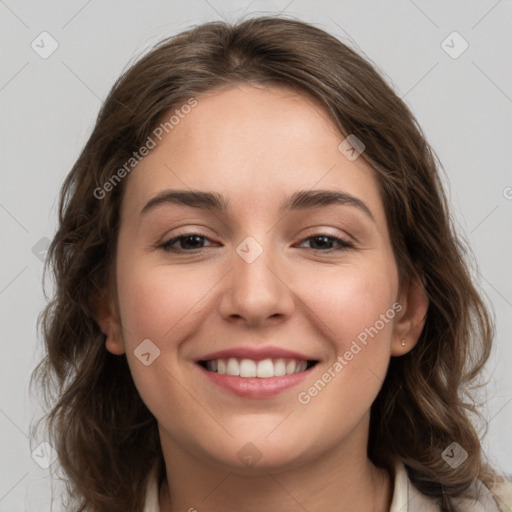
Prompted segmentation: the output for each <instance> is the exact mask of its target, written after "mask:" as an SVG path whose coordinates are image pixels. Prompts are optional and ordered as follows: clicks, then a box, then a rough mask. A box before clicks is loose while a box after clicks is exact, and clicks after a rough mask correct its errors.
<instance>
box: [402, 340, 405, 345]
mask: <svg viewBox="0 0 512 512" xmlns="http://www.w3.org/2000/svg"><path fill="white" fill-rule="evenodd" d="M402 347H405V338H402Z"/></svg>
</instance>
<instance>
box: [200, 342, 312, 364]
mask: <svg viewBox="0 0 512 512" xmlns="http://www.w3.org/2000/svg"><path fill="white" fill-rule="evenodd" d="M230 357H232V358H236V359H252V360H253V361H262V360H263V359H280V358H282V359H298V360H301V361H317V359H316V358H314V357H309V356H307V355H304V354H301V353H299V352H294V351H293V350H287V349H284V348H280V347H249V346H247V347H236V348H226V349H224V350H218V351H216V352H210V353H209V354H206V355H204V356H202V357H200V358H199V359H198V360H197V361H196V362H199V361H211V360H213V359H229V358H230Z"/></svg>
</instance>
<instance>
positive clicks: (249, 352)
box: [196, 346, 318, 380]
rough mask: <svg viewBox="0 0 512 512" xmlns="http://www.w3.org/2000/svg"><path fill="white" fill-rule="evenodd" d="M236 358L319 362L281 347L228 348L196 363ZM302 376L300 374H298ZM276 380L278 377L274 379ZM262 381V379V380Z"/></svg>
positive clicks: (208, 355)
mask: <svg viewBox="0 0 512 512" xmlns="http://www.w3.org/2000/svg"><path fill="white" fill-rule="evenodd" d="M230 357H234V358H236V359H252V360H253V361H262V360H263V359H279V358H283V359H299V360H301V361H318V359H317V358H315V357H310V356H307V355H304V354H300V353H299V352H294V351H292V350H287V349H284V348H280V347H272V346H269V347H237V348H227V349H224V350H218V351H216V352H211V353H209V354H207V355H205V356H203V357H201V358H199V359H197V360H196V363H199V362H200V361H211V360H212V359H229V358H230ZM296 375H300V374H296ZM274 378H276V377H274ZM260 380H261V379H260Z"/></svg>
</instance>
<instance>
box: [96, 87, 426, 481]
mask: <svg viewBox="0 0 512 512" xmlns="http://www.w3.org/2000/svg"><path fill="white" fill-rule="evenodd" d="M196 99H197V105H196V106H194V107H193V108H190V109H183V110H182V111H181V112H184V111H185V110H186V111H187V112H188V111H189V113H188V114H186V115H183V114H182V116H180V119H179V122H178V123H175V124H174V125H173V127H172V130H169V133H168V134H165V131H164V137H163V138H162V141H161V142H160V143H159V144H158V145H157V147H155V148H154V149H152V150H151V151H150V153H149V154H148V156H146V157H145V158H144V159H143V160H142V161H141V163H140V164H139V165H138V166H137V167H136V168H135V169H134V170H133V172H132V173H131V175H130V176H129V178H127V180H128V181H127V183H126V190H125V195H124V198H123V204H122V208H121V226H120V232H119V239H118V252H117V262H116V263H117V300H118V308H119V309H118V314H119V319H120V324H119V325H118V326H117V327H116V325H117V324H116V320H114V319H115V318H116V317H115V315H112V318H111V319H110V320H108V321H107V320H103V324H102V327H103V328H104V331H105V332H106V333H107V334H108V339H107V348H108V350H110V351H111V352H113V353H116V354H121V353H123V352H126V357H127V359H128V363H129V366H130V370H131V372H132V375H133V379H134V381H135V384H136V386H137V389H138V391H139V393H140V395H141V397H142V399H143V400H144V402H145V403H146V404H147V406H148V408H149V409H150V410H151V412H152V413H153V414H154V416H155V417H156V418H157V420H158V423H159V429H160V434H161V440H162V444H163V446H164V448H165V449H166V450H168V451H169V452H171V453H172V452H176V453H177V452H178V451H180V450H184V451H186V452H187V453H188V454H190V455H192V456H193V457H194V460H197V461H203V462H209V463H216V464H221V465H222V466H224V467H229V468H231V470H238V471H242V470H243V468H245V467H246V466H252V465H256V466H258V467H264V468H270V467H272V468H278V467H281V468H285V467H293V466H296V465H300V464H303V463H305V462H307V461H311V460H312V459H314V458H316V457H318V456H320V455H321V454H325V453H327V452H328V451H331V450H336V449H337V448H339V447H341V446H349V441H351V442H353V441H354V440H355V439H359V440H360V441H361V442H363V441H364V440H365V436H366V434H367V428H368V413H369V409H370V406H371V404H372V402H373V401H374V399H375V397H376V396H377V393H378V391H379V389H380V387H381V385H382V382H383V380H384V377H385V374H386V370H387V367H388V363H389V359H390V356H392V355H397V356H398V355H401V354H403V353H405V352H407V351H408V350H410V349H411V347H412V345H413V344H414V342H415V341H416V338H417V336H418V335H419V332H420V330H421V325H419V322H416V320H415V319H416V318H421V317H422V316H423V313H424V312H425V310H426V304H425V301H423V302H422V301H421V300H420V301H419V300H418V298H417V297H416V298H414V297H412V295H411V292H410V290H409V289H399V283H398V274H397V267H396V262H395V259H394V256H393V252H392V248H391V243H390V237H389V233H388V228H387V225H386V218H385V212H384V208H383V203H382V200H381V198H380V195H379V191H378V187H377V182H376V179H375V176H374V174H373V171H372V170H371V169H370V168H369V167H368V165H367V164H366V163H365V162H364V161H363V159H362V158H355V159H354V157H355V156H357V153H355V152H353V151H351V150H350V149H347V147H346V146H343V145H342V150H340V149H339V146H340V143H341V142H342V141H343V139H345V136H343V135H341V134H340V133H339V131H338V130H337V128H336V126H335V124H334V123H333V122H332V121H331V119H330V118H329V116H328V114H327V113H326V112H325V111H324V110H323V108H322V107H321V106H319V105H318V104H317V103H315V102H314V101H312V100H311V99H308V98H307V97H306V96H303V95H297V94H296V93H295V92H292V91H291V90H288V89H284V88H276V87H272V88H263V87H262V86H258V87H255V86H252V85H249V84H239V85H236V86H233V87H231V88H229V89H225V90H222V91H217V92H212V93H209V94H205V95H202V96H199V97H197V98H196ZM177 108H178V109H179V106H178V107H177ZM343 148H345V149H343ZM356 149H358V148H356ZM359 149H360V148H359ZM177 191H180V192H182V193H183V195H182V196H181V200H180V196H177V195H172V194H175V193H176V192H177ZM192 191H194V192H197V195H193V196H190V194H191V193H192ZM320 191H322V195H321V196H320V195H319V194H320ZM206 193H208V194H214V197H215V198H217V199H219V201H216V202H214V201H212V200H211V199H210V200H209V203H207V202H206V200H204V198H202V195H201V194H206ZM298 194H299V195H298ZM336 194H338V195H337V196H336ZM221 196H222V197H221ZM217 202H218V203H219V204H217ZM179 237H182V238H181V239H180V238H179ZM411 297H412V298H411ZM413 314H414V315H415V316H414V318H413ZM116 329H117V331H116ZM115 332H117V334H113V333H115ZM402 338H404V339H405V340H406V342H407V344H406V347H402V345H401V343H400V342H401V340H402ZM215 369H216V370H217V372H215V371H214V370H215ZM222 372H227V373H222ZM240 372H241V375H240V376H237V375H236V374H237V373H240ZM294 372H295V373H294ZM284 373H286V375H283V374H284ZM352 446H353V444H352Z"/></svg>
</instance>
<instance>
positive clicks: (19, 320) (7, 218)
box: [0, 0, 512, 512]
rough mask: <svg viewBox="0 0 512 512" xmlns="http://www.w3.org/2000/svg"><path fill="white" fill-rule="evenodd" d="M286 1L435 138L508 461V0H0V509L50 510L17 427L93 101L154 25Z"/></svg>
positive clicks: (24, 434)
mask: <svg viewBox="0 0 512 512" xmlns="http://www.w3.org/2000/svg"><path fill="white" fill-rule="evenodd" d="M281 11H284V12H285V13H286V14H289V15H292V16H296V17H297V18H300V19H303V20H305V21H309V22H313V23H316V24H317V25H318V26H319V27H321V28H324V29H326V30H328V31H330V32H332V33H333V34H335V35H337V36H339V37H340V38H342V39H343V40H344V41H345V42H347V43H349V44H350V45H352V46H355V47H356V48H357V49H359V50H360V51H361V52H363V53H364V54H366V56H367V57H369V58H370V59H371V60H372V61H373V62H374V63H375V64H376V65H377V66H378V68H379V69H380V70H381V71H382V72H383V73H384V74H385V75H386V76H387V77H388V79H389V80H390V81H391V83H392V84H393V86H394V87H395V89H396V91H397V92H398V94H400V96H402V97H403V98H404V99H405V101H406V103H407V104H408V105H409V106H410V107H411V109H412V111H413V112H414V113H415V114H416V116H417V118H418V120H419V122H420V124H421V125H422V127H423V129H424V131H425V133H426V135H427V138H428V139H429V141H430V142H431V143H432V145H433V146H434V148H435V150H436V151H437V153H438V155H439V157H440V159H441V161H442V163H443V165H444V168H445V170H446V176H447V181H449V197H450V201H451V203H452V207H453V210H454V213H455V216H456V219H457V223H458V228H459V230H460V232H461V233H463V235H464V236H465V237H466V238H467V240H468V241H469V243H470V245H471V247H472V249H473V251H474V254H475V257H476V260H477V261H478V265H479V271H475V275H476V277H477V279H478V281H479V282H480V284H481V286H482V288H483V290H484V291H485V293H486V295H487V298H488V300H489V302H490V303H492V305H493V307H494V311H495V315H496V325H497V343H496V346H495V348H494V352H493V355H492V358H491V361H490V362H489V364H488V366H487V375H488V377H489V378H490V384H489V385H488V387H487V397H488V398H487V404H488V408H487V410H486V411H485V415H486V417H487V418H488V419H490V424H489V430H488V434H487V436H486V438H485V446H486V448H487V451H488V456H489V459H490V460H491V462H492V463H493V464H495V465H496V466H497V467H498V468H500V469H501V470H503V471H507V472H512V442H511V438H510V425H511V424H512V372H511V371H510V363H511V361H512V357H511V356H512V343H511V341H512V340H511V336H510V333H511V332H512V276H511V272H510V262H511V261H512V241H511V238H512V237H511V234H512V172H511V170H510V169H511V168H510V164H509V154H508V153H509V151H510V145H511V142H512V139H511V134H512V127H511V123H510V119H511V113H512V83H511V82H512V81H511V78H512V70H511V65H510V62H511V61H512V59H511V51H510V50H511V48H512V44H511V43H512V31H511V30H510V27H511V26H512V2H511V1H510V0H501V1H496V0H479V1H467V0H464V1H462V0H461V1H448V2H447V1H440V0H439V1H426V0H414V1H412V0H403V1H396V2H378V1H372V2H370V1H347V0H343V1H337V2H335V1H329V0H322V1H318V0H317V1H315V2H306V1H300V0H295V1H290V0H283V1H280V0H275V1H271V0H260V1H253V2H242V1H239V2H237V1H234V0H232V1H228V0H192V1H190V2H186V3H185V2H183V3H179V2H176V3H173V2H170V1H168V2H164V1H157V0H153V1H146V2H134V1H124V2H121V1H119V2H114V1H102V2H100V1H99V0H89V1H87V0H72V1H69V0H68V1H65V2H64V1H55V0H54V1H51V2H36V1H35V0H34V1H24V2H16V1H15V0H0V16H1V18H0V20H1V21H0V23H1V28H0V38H1V43H2V46H1V48H2V53H1V56H0V58H1V65H0V73H1V74H0V108H1V121H2V122H1V128H0V129H1V137H0V140H1V143H2V147H1V152H0V158H1V165H0V169H1V179H2V181H1V187H0V225H1V237H2V239H1V247H2V265H1V266H0V305H1V312H0V314H1V321H2V325H3V326H4V328H3V334H2V339H1V357H0V388H1V397H0V512H3V511H9V512H13V511H22V510H28V511H43V510H49V505H48V502H47V501H46V500H47V498H46V497H45V495H46V494H47V492H48V491H47V489H48V474H49V470H48V469H43V468H41V467H40V465H39V464H38V463H43V465H44V462H48V458H49V456H50V455H51V451H49V450H48V449H45V448H44V446H43V447H39V448H37V446H38V443H39V442H41V441H44V440H41V439H40V440H38V441H33V442H32V443H30V442H29V439H28V429H29V424H30V422H31V420H32V419H33V417H34V416H33V415H34V414H37V409H38V408H37V402H35V400H34V399H30V397H29V395H28V379H29V375H30V372H31V371H32V369H33V367H34V366H35V364H36V362H37V361H38V360H39V358H40V356H41V350H40V346H39V342H38V340H37V334H36V328H35V325H36V318H37V315H38V313H39V311H40V310H41V309H42V307H43V305H44V297H43V294H42V291H41V279H42V262H41V258H42V257H43V256H44V249H45V243H46V242H45V238H51V237H52V234H53V233H54V230H55V226H56V197H57V191H58V188H59V187H60V184H61V182H62V180H63V178H64V176H65V175H66V174H67V172H68V171H69V169H70V168H71V166H72V164H73V162H74V160H75V159H76V158H77V156H78V154H79V151H80V149H81V148H82V146H83V144H84V143H85V141H86V139H87V137H88V135H89V133H90V131H91V129H92V126H93V122H94V120H95V117H96V114H97V112H98V109H99V107H100V105H101V102H102V100H103V99H104V98H105V96H106V94H107V92H108V90H109V89H110V87H111V85H112V84H113V82H114V80H115V79H116V78H117V77H118V76H119V74H120V73H121V71H122V70H123V69H124V68H125V67H126V66H127V65H128V63H129V62H132V61H133V59H135V58H136V57H137V56H138V55H140V54H141V53H142V52H143V51H145V50H146V49H147V48H148V46H150V45H151V44H153V43H155V42H156V41H158V40H159V39H161V38H163V37H165V36H168V35H171V34H175V33H177V32H179V31H181V30H183V29H185V28H187V27H188V26H190V25H194V24H198V23H201V22H205V21H210V20H215V19H222V18H224V19H227V20H230V21H234V20H236V19H238V18H239V17H240V16H241V15H243V14H244V13H247V12H255V13H256V12H260V13H276V12H281ZM43 31H46V32H48V33H49V34H51V36H52V37H53V38H54V39H55V40H56V41H57V43H58V48H57V50H56V51H55V52H54V53H53V54H52V55H51V56H49V57H48V58H46V59H43V58H41V56H40V55H39V54H38V53H36V51H34V50H33V49H32V47H31V43H32V41H34V40H35V43H34V44H38V45H39V47H40V51H42V50H43V48H42V47H43V45H44V48H45V50H48V49H49V48H50V40H49V39H44V41H43V42H41V39H42V37H43V36H41V37H40V36H39V35H40V34H41V32H43ZM453 31H457V32H458V33H459V34H460V36H462V38H464V40H466V41H467V43H468V44H469V47H468V49H467V50H466V51H465V52H464V53H462V54H461V55H460V56H458V58H452V57H451V56H450V55H449V54H448V53H447V52H446V51H445V50H448V51H450V52H451V53H452V54H454V53H459V51H460V50H461V49H462V48H463V46H462V44H463V42H462V40H460V39H457V37H458V36H455V38H454V36H451V37H450V38H448V39H447V40H446V42H445V43H444V47H443V46H442V42H443V41H444V40H445V39H446V38H447V36H449V35H450V34H451V33H452V32H453ZM44 37H47V36H44ZM450 47H451V48H450ZM41 239H43V240H42V241H41ZM507 427H508V428H507ZM34 449H35V450H36V451H35V453H34V456H33V457H32V455H31V452H32V450H34ZM36 461H37V462H36ZM54 510H56V508H54Z"/></svg>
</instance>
